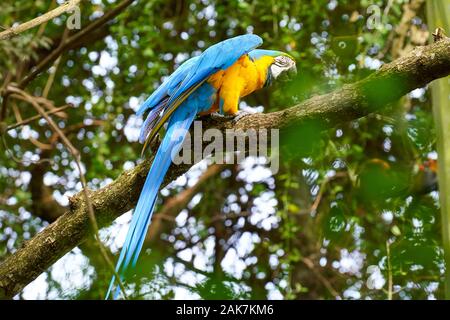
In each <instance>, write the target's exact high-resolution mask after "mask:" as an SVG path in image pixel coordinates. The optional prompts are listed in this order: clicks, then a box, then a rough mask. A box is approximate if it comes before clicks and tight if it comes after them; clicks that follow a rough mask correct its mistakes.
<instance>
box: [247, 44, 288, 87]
mask: <svg viewBox="0 0 450 320" xmlns="http://www.w3.org/2000/svg"><path fill="white" fill-rule="evenodd" d="M248 55H249V56H250V58H251V59H252V60H254V61H257V60H260V59H264V60H266V61H268V66H267V68H268V70H267V71H268V72H267V80H266V82H267V84H271V82H272V80H287V79H289V78H290V77H291V76H293V75H295V74H296V73H297V67H296V64H295V60H294V58H293V57H292V56H291V55H289V54H287V53H285V52H282V51H275V50H263V49H255V50H252V51H250V52H249V54H248Z"/></svg>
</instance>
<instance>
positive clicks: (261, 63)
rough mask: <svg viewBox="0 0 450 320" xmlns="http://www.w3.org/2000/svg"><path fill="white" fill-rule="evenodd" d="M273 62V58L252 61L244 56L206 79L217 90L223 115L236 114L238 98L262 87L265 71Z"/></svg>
mask: <svg viewBox="0 0 450 320" xmlns="http://www.w3.org/2000/svg"><path fill="white" fill-rule="evenodd" d="M273 60H274V58H273V57H269V56H263V57H261V58H259V59H258V60H255V61H252V60H251V59H250V58H249V57H248V56H247V55H245V56H242V57H241V58H239V60H238V61H236V62H235V63H234V64H233V65H232V66H231V67H229V68H228V69H226V70H221V71H219V72H217V73H215V74H214V75H212V76H211V77H210V78H209V79H208V83H210V84H211V85H212V86H213V87H214V88H216V89H217V91H218V94H219V97H220V99H221V100H222V103H223V107H222V109H223V111H224V112H225V113H230V114H234V113H236V112H237V107H238V106H237V105H238V103H239V99H240V98H242V97H245V96H246V95H248V94H250V93H252V92H254V91H256V90H258V89H261V88H262V87H263V86H264V84H265V82H266V79H267V70H268V68H269V66H270V65H271V64H272V63H273Z"/></svg>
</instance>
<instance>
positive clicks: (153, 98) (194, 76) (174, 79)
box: [106, 34, 296, 299]
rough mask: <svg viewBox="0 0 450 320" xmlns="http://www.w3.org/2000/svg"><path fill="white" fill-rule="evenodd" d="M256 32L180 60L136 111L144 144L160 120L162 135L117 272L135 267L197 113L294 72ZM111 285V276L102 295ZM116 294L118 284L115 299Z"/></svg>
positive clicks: (232, 104)
mask: <svg viewBox="0 0 450 320" xmlns="http://www.w3.org/2000/svg"><path fill="white" fill-rule="evenodd" d="M262 42H263V41H262V39H261V38H260V37H259V36H257V35H252V34H247V35H242V36H237V37H234V38H231V39H228V40H225V41H222V42H219V43H217V44H215V45H213V46H211V47H209V48H208V49H206V50H205V51H204V52H203V53H202V54H201V55H199V56H197V57H194V58H191V59H189V60H187V61H186V62H184V63H183V64H182V65H181V66H180V67H178V69H176V70H175V72H174V73H173V74H172V75H171V76H169V77H168V78H167V79H166V80H165V81H164V82H163V84H162V85H161V86H160V87H159V88H158V89H156V90H155V91H154V92H153V93H152V94H151V95H150V97H149V98H148V99H147V100H146V101H145V102H144V103H143V104H142V106H141V107H140V108H139V110H138V111H137V114H138V115H142V114H144V113H145V112H146V111H148V110H149V111H150V112H149V113H148V116H147V119H146V120H145V122H144V124H143V126H142V129H141V134H140V139H139V140H140V142H141V143H144V148H143V150H145V148H146V147H147V146H148V144H149V143H150V142H151V141H152V140H153V138H154V137H155V135H156V134H157V133H158V131H159V130H160V129H161V127H162V126H163V125H164V123H165V122H168V126H167V131H166V134H165V136H164V138H163V140H162V142H161V144H160V146H159V148H158V151H157V152H156V155H155V158H154V160H153V163H152V165H151V167H150V171H149V173H148V175H147V178H146V180H145V184H144V187H143V189H142V191H141V194H140V197H139V200H138V203H137V205H136V209H135V210H134V214H133V218H132V221H131V224H130V227H129V230H128V234H127V237H126V239H125V243H124V246H123V248H122V251H121V252H120V256H119V260H118V262H117V266H116V271H117V272H118V273H119V274H121V275H123V274H124V273H125V271H126V270H127V269H128V267H129V266H130V264H131V265H132V266H133V267H134V266H135V264H136V261H137V259H138V256H139V252H140V251H141V249H142V245H143V242H144V239H145V236H146V233H147V229H148V226H149V224H150V220H151V217H152V213H153V210H154V208H155V203H156V199H157V196H158V191H159V188H160V186H161V184H162V182H163V179H164V176H165V175H166V173H167V170H168V169H169V167H170V164H171V162H172V154H176V153H178V151H179V150H180V148H181V145H182V143H183V141H184V138H185V135H186V132H187V130H188V129H189V127H190V126H191V124H192V122H193V121H194V119H195V117H196V116H197V115H199V114H201V115H203V114H208V113H216V112H219V113H220V114H222V115H231V116H235V115H237V114H238V105H239V100H240V98H242V97H245V96H246V95H248V94H250V93H252V92H254V91H256V90H259V89H261V88H263V87H264V86H268V85H270V84H271V83H272V81H273V80H274V79H277V78H278V77H279V76H280V75H284V74H287V73H291V72H293V71H296V66H295V61H294V59H293V58H292V57H291V56H290V55H288V54H286V53H284V52H280V51H272V50H258V49H255V48H257V47H259V46H260V45H261V44H262ZM114 285H115V278H114V277H113V278H112V280H111V284H110V286H109V289H108V293H107V295H106V298H107V299H108V297H109V295H110V293H111V291H112V289H113V288H114ZM119 293H120V288H119V287H118V286H117V288H116V289H115V293H114V298H116V297H117V296H118V295H119Z"/></svg>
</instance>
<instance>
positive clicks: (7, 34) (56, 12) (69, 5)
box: [0, 0, 80, 40]
mask: <svg viewBox="0 0 450 320" xmlns="http://www.w3.org/2000/svg"><path fill="white" fill-rule="evenodd" d="M78 3H80V0H70V1H67V2H65V3H63V4H62V5H60V6H59V7H57V8H55V9H53V10H51V11H49V12H47V13H44V14H43V15H40V16H39V17H36V18H34V19H32V20H30V21H27V22H25V23H22V24H20V25H18V26H14V27H11V28H9V29H7V30H5V31H2V32H0V40H6V39H10V38H12V37H14V36H16V35H18V34H19V33H21V32H24V31H27V30H28V29H31V28H34V27H36V26H38V25H40V24H42V23H44V22H47V21H49V20H51V19H53V18H56V17H57V16H60V15H62V14H63V13H65V12H67V11H70V10H71V9H73V8H74V7H75V6H77V5H78Z"/></svg>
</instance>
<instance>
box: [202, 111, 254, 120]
mask: <svg viewBox="0 0 450 320" xmlns="http://www.w3.org/2000/svg"><path fill="white" fill-rule="evenodd" d="M252 113H253V112H248V111H244V110H238V112H236V113H235V114H231V115H230V114H227V115H223V114H220V113H218V112H213V113H211V114H210V116H211V118H213V119H214V120H218V121H230V120H232V121H233V122H237V121H239V120H241V119H242V118H243V117H246V116H248V115H250V114H252Z"/></svg>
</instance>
